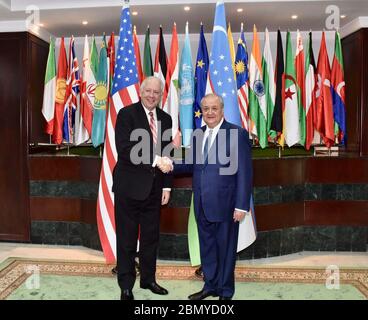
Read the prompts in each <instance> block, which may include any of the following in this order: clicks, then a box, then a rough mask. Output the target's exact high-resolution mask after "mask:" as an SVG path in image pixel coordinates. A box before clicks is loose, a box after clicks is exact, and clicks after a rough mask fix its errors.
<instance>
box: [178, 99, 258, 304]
mask: <svg viewBox="0 0 368 320" xmlns="http://www.w3.org/2000/svg"><path fill="white" fill-rule="evenodd" d="M201 108H202V115H203V120H204V122H205V123H206V126H204V127H202V128H201V129H197V130H196V131H195V132H194V134H193V137H192V144H191V148H190V149H188V150H190V152H189V153H187V154H186V158H185V164H178V165H177V164H175V169H174V172H188V171H191V172H193V193H194V211H195V216H196V220H197V226H198V235H199V246H200V255H201V263H202V269H203V274H204V287H203V289H202V290H201V291H199V292H197V293H194V294H192V295H190V296H189V297H188V298H189V299H190V300H202V299H205V298H206V297H208V296H219V297H220V300H230V299H231V298H232V296H233V295H234V291H235V275H234V271H235V261H236V248H237V241H238V231H239V221H241V220H242V219H243V218H244V216H245V214H247V212H248V211H249V209H250V208H249V206H250V196H251V190H252V160H251V145H250V142H249V136H248V132H247V131H246V130H244V129H242V128H240V127H238V126H236V125H233V124H231V123H229V122H227V121H226V120H225V119H224V103H223V100H222V98H221V97H220V96H217V95H215V94H208V95H206V96H205V97H204V98H203V99H202V101H201Z"/></svg>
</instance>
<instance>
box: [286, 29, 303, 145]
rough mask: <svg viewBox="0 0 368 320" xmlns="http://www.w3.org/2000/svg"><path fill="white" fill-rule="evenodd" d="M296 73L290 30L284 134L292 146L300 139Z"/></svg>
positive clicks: (287, 47)
mask: <svg viewBox="0 0 368 320" xmlns="http://www.w3.org/2000/svg"><path fill="white" fill-rule="evenodd" d="M297 87H298V85H297V82H296V73H295V66H294V57H293V49H292V46H291V36H290V32H289V31H288V32H287V36H286V62H285V91H284V99H285V109H284V120H285V123H284V136H285V142H286V144H287V145H288V146H289V147H291V146H293V145H294V144H296V143H298V142H299V141H300V127H299V106H298V92H297V90H298V89H297Z"/></svg>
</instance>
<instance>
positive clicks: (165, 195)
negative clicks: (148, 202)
mask: <svg viewBox="0 0 368 320" xmlns="http://www.w3.org/2000/svg"><path fill="white" fill-rule="evenodd" d="M169 200H170V191H167V190H162V199H161V205H165V204H167V203H168V202H169Z"/></svg>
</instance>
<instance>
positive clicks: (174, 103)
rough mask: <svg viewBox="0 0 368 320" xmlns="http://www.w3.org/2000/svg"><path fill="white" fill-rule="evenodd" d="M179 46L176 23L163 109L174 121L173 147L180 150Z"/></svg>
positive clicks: (173, 31)
mask: <svg viewBox="0 0 368 320" xmlns="http://www.w3.org/2000/svg"><path fill="white" fill-rule="evenodd" d="M178 82H179V44H178V34H177V32H176V24H175V23H174V26H173V30H172V38H171V48H170V59H169V65H168V68H167V73H166V87H167V88H168V91H167V97H166V100H165V101H164V103H163V105H162V108H163V110H164V111H166V112H167V113H168V114H169V115H170V116H171V119H172V137H173V145H174V146H175V147H176V148H178V147H180V145H181V134H180V131H179V94H178V89H179V87H178Z"/></svg>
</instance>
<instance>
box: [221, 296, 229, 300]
mask: <svg viewBox="0 0 368 320" xmlns="http://www.w3.org/2000/svg"><path fill="white" fill-rule="evenodd" d="M219 300H231V297H220V298H219Z"/></svg>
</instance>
